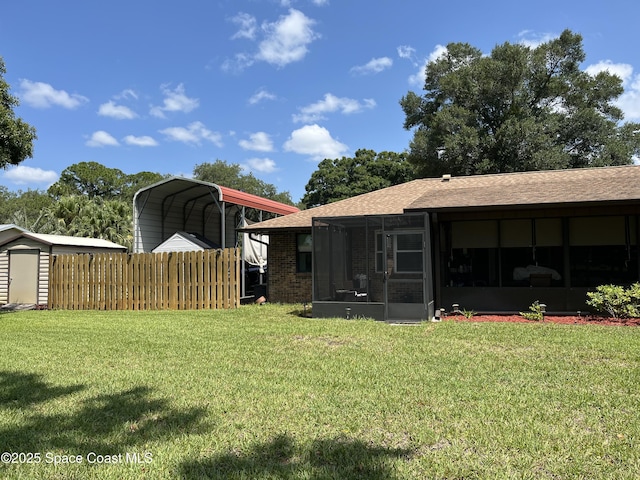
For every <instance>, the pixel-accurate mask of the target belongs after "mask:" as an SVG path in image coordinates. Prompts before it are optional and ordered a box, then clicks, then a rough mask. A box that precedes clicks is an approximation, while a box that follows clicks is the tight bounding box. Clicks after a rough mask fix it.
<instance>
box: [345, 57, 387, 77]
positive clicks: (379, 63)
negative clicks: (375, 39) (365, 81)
mask: <svg viewBox="0 0 640 480" xmlns="http://www.w3.org/2000/svg"><path fill="white" fill-rule="evenodd" d="M392 65H393V60H391V59H390V58H389V57H380V58H372V59H371V60H369V62H367V63H366V64H364V65H358V66H356V67H353V68H352V69H351V72H352V73H355V74H359V75H367V74H369V73H380V72H382V71H383V70H386V69H387V68H391V66H392Z"/></svg>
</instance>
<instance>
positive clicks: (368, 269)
mask: <svg viewBox="0 0 640 480" xmlns="http://www.w3.org/2000/svg"><path fill="white" fill-rule="evenodd" d="M311 238H312V239H313V242H312V247H311V248H312V252H313V255H312V259H313V316H314V317H336V316H337V317H348V318H359V317H366V318H374V319H376V320H386V321H420V320H426V319H430V318H432V317H433V314H434V303H433V293H432V292H433V288H432V264H431V241H430V230H429V217H428V215H427V214H424V213H420V214H409V215H407V214H403V215H384V216H357V217H324V218H314V219H313V232H312V235H311Z"/></svg>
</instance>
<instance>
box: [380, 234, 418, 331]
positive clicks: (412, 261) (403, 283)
mask: <svg viewBox="0 0 640 480" xmlns="http://www.w3.org/2000/svg"><path fill="white" fill-rule="evenodd" d="M426 233H427V232H426V230H399V231H395V230H394V231H384V232H383V233H382V235H383V242H384V244H385V245H384V257H385V262H384V265H383V269H384V270H383V282H384V284H383V293H384V303H385V319H386V320H387V321H420V320H425V319H427V317H428V312H427V310H428V308H427V307H428V300H427V298H426V297H427V296H428V294H427V292H426V289H425V287H427V285H426V279H427V262H426V257H427V252H428V249H427V246H428V241H427V235H426Z"/></svg>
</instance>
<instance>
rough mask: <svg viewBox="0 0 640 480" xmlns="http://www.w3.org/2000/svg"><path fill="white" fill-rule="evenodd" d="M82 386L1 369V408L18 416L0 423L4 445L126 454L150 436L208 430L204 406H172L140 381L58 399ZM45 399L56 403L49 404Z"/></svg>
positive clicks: (17, 448) (27, 449)
mask: <svg viewBox="0 0 640 480" xmlns="http://www.w3.org/2000/svg"><path fill="white" fill-rule="evenodd" d="M85 388H86V387H85V386H84V385H71V386H64V387H59V386H52V385H49V384H47V383H46V382H45V381H44V380H43V378H42V377H41V376H39V375H35V374H25V373H20V372H0V413H2V410H5V409H6V410H11V417H13V418H16V419H17V420H16V421H15V422H13V425H11V426H9V427H8V428H7V427H0V439H2V447H3V448H4V450H6V451H14V452H37V451H41V452H43V451H55V450H63V451H65V452H67V453H70V454H80V455H83V454H87V453H88V452H96V453H99V454H105V455H108V454H118V453H126V452H127V451H130V450H131V449H133V448H135V447H137V446H140V447H141V446H143V445H145V444H146V443H148V442H149V441H153V440H159V439H163V438H168V437H173V436H175V435H181V434H185V433H202V432H204V431H206V427H205V425H204V424H203V421H202V419H203V417H204V416H205V414H206V412H205V410H204V409H202V408H190V409H175V408H172V407H171V406H170V404H169V402H168V401H167V400H166V399H162V398H157V397H155V396H153V395H152V391H151V389H150V388H148V387H144V386H142V387H136V388H132V389H129V390H124V391H120V392H116V393H110V394H103V395H97V396H94V397H90V398H84V399H81V400H78V401H77V402H70V401H69V400H66V402H67V403H66V405H69V404H70V406H65V404H64V403H63V402H61V400H62V399H63V397H65V396H67V395H71V394H73V393H76V392H79V391H81V390H84V389H85ZM48 401H56V402H57V403H56V404H54V405H48V404H46V403H45V402H48ZM36 405H37V407H38V408H34V407H35V406H36ZM54 407H56V408H55V410H54ZM61 409H64V411H63V413H60V410H61ZM47 410H49V411H50V412H51V413H47Z"/></svg>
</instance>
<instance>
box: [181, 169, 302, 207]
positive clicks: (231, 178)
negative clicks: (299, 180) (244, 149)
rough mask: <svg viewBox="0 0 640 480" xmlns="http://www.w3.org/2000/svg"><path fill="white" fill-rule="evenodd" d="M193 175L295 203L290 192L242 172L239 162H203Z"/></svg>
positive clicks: (291, 203)
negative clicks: (281, 190)
mask: <svg viewBox="0 0 640 480" xmlns="http://www.w3.org/2000/svg"><path fill="white" fill-rule="evenodd" d="M193 176H194V178H196V179H197V180H202V181H204V182H211V183H215V184H216V185H221V186H223V187H228V188H234V189H236V190H240V191H242V192H245V193H251V194H253V195H258V196H259V197H263V198H268V199H271V200H275V201H277V202H281V203H286V204H288V205H293V201H292V200H291V195H290V194H289V192H286V191H285V192H278V190H277V188H276V187H275V185H272V184H270V183H266V182H263V181H262V180H260V179H258V178H256V177H254V176H253V174H252V173H248V174H244V173H242V167H241V166H240V165H239V164H237V163H227V162H225V161H224V160H216V161H215V162H213V163H208V162H207V163H201V164H199V165H196V166H195V167H194V168H193Z"/></svg>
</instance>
